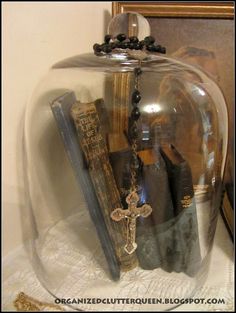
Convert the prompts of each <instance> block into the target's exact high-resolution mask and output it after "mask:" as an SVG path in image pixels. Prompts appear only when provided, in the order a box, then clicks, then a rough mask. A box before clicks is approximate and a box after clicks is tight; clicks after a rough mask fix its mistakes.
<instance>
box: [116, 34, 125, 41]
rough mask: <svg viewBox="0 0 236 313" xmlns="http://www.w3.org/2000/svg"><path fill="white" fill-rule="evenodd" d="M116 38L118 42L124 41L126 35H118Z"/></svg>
mask: <svg viewBox="0 0 236 313" xmlns="http://www.w3.org/2000/svg"><path fill="white" fill-rule="evenodd" d="M116 38H117V40H119V41H124V40H125V39H126V35H125V34H119V35H117V36H116Z"/></svg>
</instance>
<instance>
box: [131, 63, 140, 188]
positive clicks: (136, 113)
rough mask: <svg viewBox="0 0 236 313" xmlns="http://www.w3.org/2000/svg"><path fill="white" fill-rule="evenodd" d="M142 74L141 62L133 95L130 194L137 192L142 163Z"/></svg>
mask: <svg viewBox="0 0 236 313" xmlns="http://www.w3.org/2000/svg"><path fill="white" fill-rule="evenodd" d="M141 74H142V70H141V62H139V67H136V68H135V69H134V79H135V80H134V92H133V94H132V98H131V101H132V107H133V109H132V111H131V116H130V120H131V129H130V135H131V149H132V159H131V187H130V192H135V191H137V186H136V182H137V170H138V169H139V166H140V162H139V158H138V154H137V148H138V142H137V140H138V125H137V122H138V120H139V118H140V110H139V107H138V104H139V102H140V100H141V95H140V91H139V77H140V75H141Z"/></svg>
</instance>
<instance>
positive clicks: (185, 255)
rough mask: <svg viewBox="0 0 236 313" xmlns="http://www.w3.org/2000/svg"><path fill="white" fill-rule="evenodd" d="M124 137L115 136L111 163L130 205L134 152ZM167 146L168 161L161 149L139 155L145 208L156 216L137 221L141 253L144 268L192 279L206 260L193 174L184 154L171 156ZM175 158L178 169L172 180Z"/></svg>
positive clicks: (139, 182) (111, 140)
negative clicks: (202, 244) (195, 199)
mask: <svg viewBox="0 0 236 313" xmlns="http://www.w3.org/2000/svg"><path fill="white" fill-rule="evenodd" d="M118 136H120V137H123V134H122V133H121V134H110V135H109V139H108V141H109V143H110V144H109V147H112V150H111V151H110V160H111V165H112V168H113V172H114V176H115V179H116V183H117V186H118V188H119V192H120V195H121V199H122V204H123V205H124V206H125V197H126V195H127V194H128V192H129V188H130V160H131V157H132V152H131V148H130V147H129V145H128V144H127V142H126V143H125V139H124V138H120V139H119V140H118ZM126 140H127V139H126ZM122 143H123V147H122ZM167 148H168V147H167ZM167 148H163V150H165V151H166V154H165V155H164V157H163V154H164V153H163V150H162V153H160V152H159V149H146V150H140V151H139V152H138V156H139V159H140V165H141V166H140V170H139V171H138V172H137V192H138V194H139V197H140V204H139V205H142V204H144V203H148V204H149V205H151V207H152V214H151V215H150V216H149V217H147V218H142V217H139V218H138V219H137V222H136V223H137V238H136V242H137V244H138V246H137V250H136V253H137V257H138V260H139V265H140V266H141V267H142V268H143V269H146V270H151V269H154V268H158V267H160V268H162V269H163V270H165V271H168V272H172V271H175V272H185V273H186V274H187V275H189V276H192V275H194V273H195V272H196V271H197V270H198V268H199V265H200V261H201V259H200V247H199V241H198V226H197V215H196V207H195V202H194V197H193V184H192V181H191V171H190V168H189V167H188V164H187V162H186V161H185V160H184V159H183V158H181V159H178V158H180V154H179V153H178V152H177V150H176V149H175V150H174V151H175V153H176V155H174V156H171V152H170V151H167ZM173 149H174V148H173ZM172 154H173V151H172ZM167 155H168V157H167ZM171 157H172V158H171ZM174 157H175V158H174ZM173 160H174V161H175V163H174V165H173V166H174V167H175V168H174V171H173V173H172V177H170V174H171V167H170V164H172V163H171V162H174V161H173ZM167 162H169V163H170V164H169V163H167ZM181 171H182V172H183V173H182V174H181ZM185 176H186V177H185ZM181 177H183V179H182V184H179V185H178V184H177V180H179V179H181ZM175 180H176V181H175ZM171 186H172V187H173V186H174V187H175V192H172V191H171V190H172V187H171ZM189 195H190V198H189ZM181 196H182V197H183V198H181ZM179 198H180V200H179ZM182 199H183V200H182ZM190 199H191V205H190V203H189V201H190ZM178 201H180V203H178Z"/></svg>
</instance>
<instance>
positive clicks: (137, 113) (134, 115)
mask: <svg viewBox="0 0 236 313" xmlns="http://www.w3.org/2000/svg"><path fill="white" fill-rule="evenodd" d="M131 117H132V119H133V120H134V121H137V120H138V119H139V117H140V111H139V108H138V107H136V108H133V110H132V112H131Z"/></svg>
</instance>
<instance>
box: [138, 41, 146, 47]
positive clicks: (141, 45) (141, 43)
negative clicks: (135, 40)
mask: <svg viewBox="0 0 236 313" xmlns="http://www.w3.org/2000/svg"><path fill="white" fill-rule="evenodd" d="M139 45H140V48H141V49H142V48H143V47H144V46H145V45H146V43H145V41H144V40H141V41H139Z"/></svg>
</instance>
